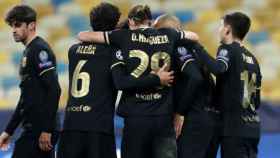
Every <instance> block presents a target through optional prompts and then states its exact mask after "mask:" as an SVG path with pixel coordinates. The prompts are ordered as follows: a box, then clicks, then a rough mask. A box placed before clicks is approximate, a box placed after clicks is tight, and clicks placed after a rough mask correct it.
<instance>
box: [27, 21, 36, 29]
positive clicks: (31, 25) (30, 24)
mask: <svg viewBox="0 0 280 158" xmlns="http://www.w3.org/2000/svg"><path fill="white" fill-rule="evenodd" d="M28 29H29V30H30V31H35V29H36V22H34V21H33V22H30V23H29V24H28Z"/></svg>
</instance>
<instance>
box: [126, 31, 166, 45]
mask: <svg viewBox="0 0 280 158" xmlns="http://www.w3.org/2000/svg"><path fill="white" fill-rule="evenodd" d="M131 40H132V41H133V42H139V43H148V44H150V45H156V44H166V43H169V39H168V36H167V35H158V36H148V37H146V36H145V35H143V34H136V33H132V35H131Z"/></svg>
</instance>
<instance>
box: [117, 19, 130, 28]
mask: <svg viewBox="0 0 280 158" xmlns="http://www.w3.org/2000/svg"><path fill="white" fill-rule="evenodd" d="M116 28H117V29H126V30H128V29H129V25H128V19H125V20H122V21H120V22H119V23H118V25H117V26H116Z"/></svg>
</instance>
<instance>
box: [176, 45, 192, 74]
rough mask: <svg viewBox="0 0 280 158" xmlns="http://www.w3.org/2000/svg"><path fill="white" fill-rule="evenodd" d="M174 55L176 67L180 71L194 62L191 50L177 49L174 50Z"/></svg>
mask: <svg viewBox="0 0 280 158" xmlns="http://www.w3.org/2000/svg"><path fill="white" fill-rule="evenodd" d="M175 55H176V58H177V60H176V61H177V65H178V68H179V69H180V71H183V69H184V68H185V67H186V66H187V65H188V64H189V63H190V62H193V61H194V60H195V58H194V55H193V50H192V49H190V48H186V47H183V46H180V47H177V48H176V49H175Z"/></svg>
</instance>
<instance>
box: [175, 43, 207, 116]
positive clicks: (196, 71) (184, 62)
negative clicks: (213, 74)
mask: <svg viewBox="0 0 280 158" xmlns="http://www.w3.org/2000/svg"><path fill="white" fill-rule="evenodd" d="M189 51H190V50H189ZM189 51H188V50H187V49H186V48H185V47H178V48H177V53H176V56H177V57H176V58H177V62H176V63H177V65H178V68H180V71H181V74H182V77H183V81H184V83H186V86H185V87H184V88H183V92H182V93H180V94H182V95H184V96H182V97H181V99H180V100H179V101H178V105H177V107H176V112H177V113H179V114H181V115H183V114H184V113H185V112H186V111H187V110H188V109H189V107H190V106H191V104H192V101H193V99H194V98H195V97H194V95H195V94H196V91H197V90H198V89H199V87H200V85H201V84H202V83H203V75H202V74H201V71H200V68H199V67H198V65H197V62H196V61H195V60H196V59H195V58H194V56H193V54H192V53H191V52H189ZM186 79H187V80H186Z"/></svg>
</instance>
